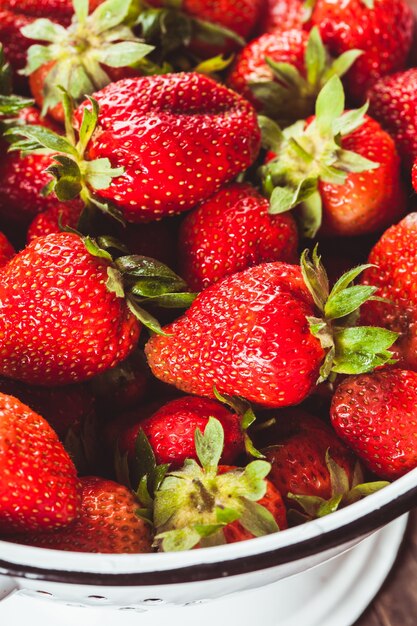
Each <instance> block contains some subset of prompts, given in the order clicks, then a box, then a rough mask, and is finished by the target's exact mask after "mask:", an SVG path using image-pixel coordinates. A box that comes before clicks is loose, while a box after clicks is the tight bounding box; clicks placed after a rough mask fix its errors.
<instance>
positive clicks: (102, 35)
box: [21, 0, 153, 122]
mask: <svg viewBox="0 0 417 626" xmlns="http://www.w3.org/2000/svg"><path fill="white" fill-rule="evenodd" d="M131 5H132V2H130V1H129V2H120V1H119V0H106V1H105V2H103V3H102V4H101V5H100V6H99V7H97V9H96V10H95V11H94V12H93V13H91V14H90V15H89V14H88V6H89V3H88V0H81V1H80V0H77V1H76V2H74V13H75V14H74V18H73V21H72V24H71V26H70V27H69V28H68V29H65V28H64V27H63V26H61V25H60V24H57V23H54V22H53V21H51V20H45V19H41V20H37V21H35V22H33V23H31V24H30V25H28V26H26V27H24V28H23V29H22V30H21V32H22V33H23V35H25V36H26V37H29V38H30V39H32V40H39V41H45V40H46V41H48V42H50V43H49V44H48V45H33V46H31V47H30V48H29V50H28V63H27V66H26V68H25V73H26V75H28V76H30V79H29V83H30V88H31V91H32V94H33V96H34V98H35V100H36V102H37V104H38V105H39V106H40V107H42V110H43V113H46V112H47V111H48V112H49V114H50V115H52V116H53V117H54V118H55V119H57V120H59V121H62V122H63V121H64V112H63V110H62V105H61V97H62V92H61V91H60V89H59V88H64V89H66V90H67V92H68V93H69V94H70V96H71V97H73V98H74V99H75V100H76V101H82V100H83V99H84V98H85V96H86V95H88V94H90V93H93V92H94V91H97V90H98V89H101V88H103V87H105V86H106V85H107V84H109V83H110V82H111V81H112V80H113V81H114V80H118V79H121V78H124V77H125V76H129V75H130V74H131V73H132V71H131V69H130V67H129V66H130V65H133V64H140V62H141V61H142V59H143V58H144V57H145V56H146V55H147V54H149V52H151V51H152V50H153V48H152V46H148V45H146V44H145V43H143V41H142V40H140V39H138V38H137V37H136V36H135V35H134V33H133V30H132V29H131V28H130V27H129V26H128V25H127V23H126V21H127V19H128V16H129V11H130V7H131ZM132 17H133V16H132ZM122 68H125V72H124V71H123V69H122ZM133 73H139V67H138V68H137V71H136V72H133Z"/></svg>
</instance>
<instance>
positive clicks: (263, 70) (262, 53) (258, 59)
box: [226, 29, 308, 110]
mask: <svg viewBox="0 0 417 626" xmlns="http://www.w3.org/2000/svg"><path fill="white" fill-rule="evenodd" d="M307 40H308V34H307V33H306V32H304V31H302V30H297V29H292V30H288V31H284V32H275V33H268V34H264V35H261V37H258V38H257V39H254V40H253V41H251V42H250V43H249V44H248V45H247V46H245V48H243V50H241V52H239V54H238V55H237V57H236V59H235V61H234V63H233V65H232V67H231V69H230V72H229V74H228V76H227V81H226V84H227V85H228V87H230V88H231V89H234V90H235V91H237V93H240V94H241V95H242V96H244V97H245V98H246V99H247V100H249V102H251V103H252V104H253V105H254V106H255V108H256V109H257V110H261V108H262V104H261V103H260V102H259V101H257V100H256V98H255V96H254V95H253V93H252V90H251V88H250V83H251V82H259V81H272V80H273V79H274V74H273V72H272V70H271V68H270V67H269V66H268V64H267V63H266V61H265V57H268V58H270V59H272V60H273V61H276V62H280V63H289V64H290V65H293V66H294V67H295V68H296V69H297V70H298V71H299V72H300V73H301V74H302V75H304V74H305V71H304V69H305V68H304V54H305V49H306V45H307Z"/></svg>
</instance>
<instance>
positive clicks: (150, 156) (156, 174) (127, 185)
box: [16, 73, 260, 222]
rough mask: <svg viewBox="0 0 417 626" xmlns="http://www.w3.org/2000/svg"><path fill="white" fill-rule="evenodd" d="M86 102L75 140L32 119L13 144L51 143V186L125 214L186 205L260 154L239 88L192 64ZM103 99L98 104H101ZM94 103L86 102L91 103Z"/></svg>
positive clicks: (148, 216) (155, 215) (152, 213)
mask: <svg viewBox="0 0 417 626" xmlns="http://www.w3.org/2000/svg"><path fill="white" fill-rule="evenodd" d="M95 98H96V99H97V101H94V103H93V104H91V102H86V103H83V104H82V105H81V106H80V107H79V108H78V109H77V111H76V113H75V118H76V121H77V123H78V125H79V126H80V133H79V137H80V141H79V143H78V144H77V140H76V138H75V136H74V132H73V131H70V133H69V138H68V139H67V140H64V139H59V138H58V139H57V137H56V136H54V135H53V134H52V133H50V132H47V131H45V130H44V129H37V128H35V127H29V126H28V127H27V128H19V133H20V134H21V135H23V136H24V137H26V138H27V141H26V142H25V141H20V142H18V143H17V144H16V147H17V148H19V149H20V148H28V147H29V148H30V149H32V150H33V149H34V148H36V147H38V148H39V147H42V148H45V147H46V148H48V149H49V150H50V152H51V154H55V155H56V153H57V152H61V153H63V155H62V157H59V158H58V157H57V156H55V160H56V161H59V165H57V166H56V167H53V168H51V171H52V173H53V174H54V175H56V177H57V179H58V181H57V183H56V185H55V187H53V186H51V187H50V189H52V188H54V189H55V193H56V194H57V195H58V197H59V198H61V199H63V200H66V199H71V198H74V197H75V196H76V195H78V194H81V196H82V198H83V199H84V201H85V202H86V203H90V202H91V199H92V195H94V194H95V196H96V197H97V201H96V203H98V204H100V205H101V206H102V205H103V204H104V203H105V201H110V202H111V203H112V204H113V205H114V206H115V207H116V208H117V209H118V210H119V211H120V212H121V213H122V214H123V216H124V217H125V219H127V220H128V221H132V222H141V221H142V222H143V221H152V220H155V219H160V218H162V217H163V216H165V215H171V214H175V213H180V212H182V211H186V210H188V209H190V208H192V207H193V206H195V205H196V204H197V203H198V202H201V201H202V200H204V199H206V198H208V197H209V196H211V195H212V194H213V193H214V192H215V191H217V190H218V189H219V188H220V187H221V186H222V185H223V184H224V183H226V182H228V181H230V180H232V179H233V178H234V177H235V176H236V175H237V174H239V173H240V172H242V171H244V170H245V169H246V168H247V167H248V166H249V165H250V164H251V163H252V162H253V161H254V160H255V158H256V156H257V154H258V151H259V147H260V133H259V127H258V124H257V118H256V114H255V111H254V110H253V108H252V107H251V106H250V105H249V103H248V102H246V101H245V100H244V99H243V98H241V97H240V96H238V95H237V94H235V93H234V92H232V91H231V90H229V89H226V87H223V86H222V85H219V84H217V83H216V82H214V81H213V80H212V79H210V78H208V77H206V76H204V75H202V74H196V73H188V74H182V73H181V74H168V75H165V76H150V77H144V78H137V79H126V80H122V81H119V82H117V83H114V84H111V85H108V86H107V87H105V88H104V89H103V90H101V91H100V92H98V93H96V94H95ZM98 108H99V110H98ZM90 109H92V111H90Z"/></svg>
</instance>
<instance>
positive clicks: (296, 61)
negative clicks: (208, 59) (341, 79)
mask: <svg viewBox="0 0 417 626" xmlns="http://www.w3.org/2000/svg"><path fill="white" fill-rule="evenodd" d="M360 54H361V51H360V50H348V51H347V52H345V53H344V54H342V55H341V56H340V57H339V58H338V59H333V58H331V57H330V55H329V54H328V52H327V50H326V48H325V47H324V46H323V42H322V40H321V37H320V34H319V31H318V29H317V27H315V28H313V29H312V30H311V32H310V34H308V33H306V32H304V31H302V30H299V29H293V30H286V31H283V32H276V33H269V34H265V35H262V36H261V37H259V38H258V39H255V40H254V41H252V42H251V43H249V44H248V45H247V46H246V47H245V48H244V49H243V50H242V51H241V52H240V53H239V55H238V56H237V58H236V60H235V62H234V64H233V66H232V68H231V70H230V72H229V74H228V77H227V84H228V86H229V87H231V88H232V89H234V90H235V91H237V92H238V93H241V94H242V95H243V96H245V98H247V99H248V100H249V101H250V102H252V104H253V105H254V106H255V107H256V109H257V110H258V111H261V112H262V113H264V114H265V115H267V116H268V117H270V118H272V119H276V120H281V121H283V123H285V125H287V126H288V125H289V123H291V122H295V121H297V120H298V119H300V118H304V117H307V116H308V115H310V114H311V113H313V111H314V103H315V101H316V98H317V95H318V93H319V91H320V89H321V87H323V85H324V84H325V83H326V81H327V80H328V79H329V78H330V77H331V76H333V75H337V76H342V75H343V74H345V73H346V72H347V70H348V69H349V68H350V67H351V65H352V64H353V63H354V62H355V60H356V59H357V58H358V56H360Z"/></svg>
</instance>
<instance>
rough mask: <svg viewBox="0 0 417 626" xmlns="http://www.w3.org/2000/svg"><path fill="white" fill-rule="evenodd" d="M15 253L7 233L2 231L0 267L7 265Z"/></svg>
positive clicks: (0, 235)
mask: <svg viewBox="0 0 417 626" xmlns="http://www.w3.org/2000/svg"><path fill="white" fill-rule="evenodd" d="M15 254H16V251H15V249H14V248H13V246H12V244H11V243H10V241H9V240H8V239H7V237H6V235H4V234H3V233H1V232H0V267H2V266H3V265H6V263H7V262H8V261H10V259H11V258H12V257H13V256H14V255H15Z"/></svg>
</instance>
